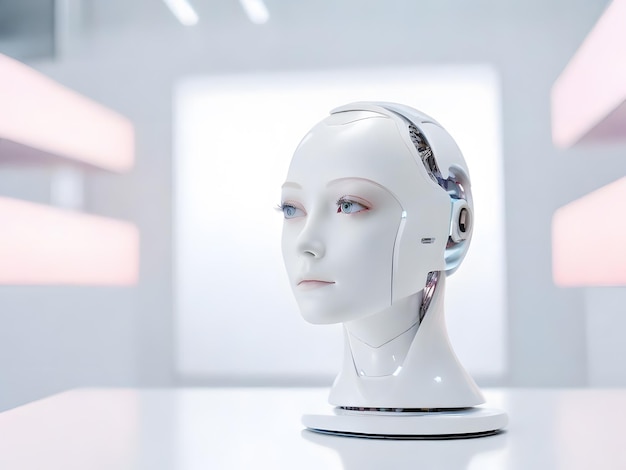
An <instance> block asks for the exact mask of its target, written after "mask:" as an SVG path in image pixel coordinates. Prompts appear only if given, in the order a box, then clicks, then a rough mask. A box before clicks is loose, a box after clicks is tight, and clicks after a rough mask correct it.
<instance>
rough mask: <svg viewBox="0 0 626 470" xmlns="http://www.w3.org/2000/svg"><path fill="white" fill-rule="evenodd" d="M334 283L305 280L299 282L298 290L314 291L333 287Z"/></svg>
mask: <svg viewBox="0 0 626 470" xmlns="http://www.w3.org/2000/svg"><path fill="white" fill-rule="evenodd" d="M333 284H334V281H320V280H319V279H303V280H301V281H300V282H298V289H300V290H312V289H321V288H322V287H326V286H332V285H333Z"/></svg>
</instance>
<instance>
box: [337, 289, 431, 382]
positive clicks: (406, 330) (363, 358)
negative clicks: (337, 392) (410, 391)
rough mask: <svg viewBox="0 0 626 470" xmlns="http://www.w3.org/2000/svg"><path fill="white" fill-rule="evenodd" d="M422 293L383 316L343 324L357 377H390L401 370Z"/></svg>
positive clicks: (395, 303)
mask: <svg viewBox="0 0 626 470" xmlns="http://www.w3.org/2000/svg"><path fill="white" fill-rule="evenodd" d="M421 302H422V292H418V293H417V294H413V295H411V296H409V297H406V298H404V299H401V300H399V301H396V302H394V303H393V305H391V306H390V307H389V308H387V309H385V310H383V311H382V312H378V313H375V314H374V315H370V316H368V317H366V318H362V319H359V320H354V321H351V322H346V323H344V327H345V329H346V333H347V335H346V337H347V339H348V343H349V344H348V346H349V348H350V351H351V353H352V359H353V361H354V365H355V367H356V369H357V372H358V374H359V375H363V376H372V377H378V376H386V375H393V374H395V373H397V372H399V370H400V369H401V368H402V364H403V362H404V359H405V357H406V355H407V353H408V351H409V348H410V347H411V344H412V342H413V338H414V337H415V333H417V328H418V326H419V308H420V305H421Z"/></svg>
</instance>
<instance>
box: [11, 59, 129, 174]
mask: <svg viewBox="0 0 626 470" xmlns="http://www.w3.org/2000/svg"><path fill="white" fill-rule="evenodd" d="M0 139H6V140H10V141H13V142H16V143H18V144H22V145H26V146H28V147H33V148H36V149H39V150H43V151H45V152H49V153H52V154H55V155H59V156H62V157H67V158H71V159H75V160H78V161H81V162H86V163H89V164H91V165H95V166H97V167H100V168H104V169H107V170H112V171H118V172H123V171H127V170H129V169H130V168H131V167H132V165H133V160H134V129H133V125H132V123H131V122H130V121H129V120H128V119H127V118H125V117H123V116H121V115H120V114H118V113H116V112H114V111H112V110H110V109H108V108H105V107H104V106H102V105H100V104H98V103H96V102H94V101H92V100H89V99H87V98H85V97H83V96H81V95H79V94H78V93H76V92H74V91H72V90H70V89H68V88H66V87H64V86H61V85H59V84H58V83H56V82H54V81H53V80H51V79H49V78H47V77H46V76H44V75H42V74H40V73H39V72H37V71H35V70H33V69H31V68H29V67H27V66H26V65H24V64H22V63H20V62H17V61H15V60H13V59H10V58H9V57H6V56H4V55H2V54H0Z"/></svg>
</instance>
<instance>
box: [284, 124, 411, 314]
mask: <svg viewBox="0 0 626 470" xmlns="http://www.w3.org/2000/svg"><path fill="white" fill-rule="evenodd" d="M344 114H354V113H344ZM357 115H358V114H357ZM353 117H356V115H355V116H353ZM342 118H343V119H344V120H345V121H346V122H344V123H342V124H337V125H324V124H322V125H319V126H317V127H316V128H314V129H313V130H312V131H311V132H310V133H309V134H308V135H307V136H306V137H305V139H304V140H303V142H302V143H301V144H300V146H299V147H298V149H297V150H296V153H295V155H294V157H293V160H292V163H291V166H290V169H289V173H288V176H287V180H286V182H285V184H284V185H283V188H282V202H281V205H282V209H283V212H284V216H285V220H284V225H283V236H282V251H283V258H284V262H285V266H286V268H287V274H288V277H289V281H290V284H291V287H292V289H293V292H294V295H295V298H296V300H297V302H298V305H299V307H300V310H301V313H302V315H303V317H304V318H305V319H306V320H307V321H309V322H311V323H338V322H347V321H350V320H354V319H358V318H362V317H364V316H368V315H370V314H374V313H377V312H379V311H382V310H384V309H385V308H387V307H389V306H390V305H391V304H392V301H393V299H392V279H393V262H394V261H393V260H394V246H395V243H396V238H397V236H398V232H399V228H400V226H401V221H402V215H403V208H402V206H401V204H400V202H399V201H398V200H397V198H396V196H395V195H394V194H393V193H392V192H391V191H390V190H389V189H388V188H386V187H384V186H383V185H382V184H381V183H380V182H379V181H376V178H375V175H376V172H377V168H379V167H380V166H381V164H384V163H385V162H387V163H389V160H388V159H386V156H387V154H388V152H389V151H390V150H391V151H396V152H404V154H405V155H404V156H405V157H406V158H411V156H410V154H409V153H408V152H407V151H406V148H403V147H402V143H401V141H400V140H399V139H397V135H396V134H397V130H396V129H395V127H394V126H393V124H392V123H390V122H387V121H388V120H386V119H384V118H381V117H371V118H367V119H359V120H351V119H352V118H351V117H350V116H342ZM374 128H375V129H376V132H375V133H372V131H373V130H374ZM381 132H382V133H387V134H390V135H388V137H390V139H391V140H393V139H394V138H395V140H396V141H397V143H398V145H397V146H396V148H395V149H390V148H389V145H388V142H381V141H380V140H379V139H376V138H375V135H378V134H380V133H381ZM373 134H375V135H373ZM398 176H400V175H398Z"/></svg>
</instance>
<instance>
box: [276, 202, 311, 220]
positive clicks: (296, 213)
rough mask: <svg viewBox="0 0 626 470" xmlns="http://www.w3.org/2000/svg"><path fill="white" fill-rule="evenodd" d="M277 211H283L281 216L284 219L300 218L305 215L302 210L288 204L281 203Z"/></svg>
mask: <svg viewBox="0 0 626 470" xmlns="http://www.w3.org/2000/svg"><path fill="white" fill-rule="evenodd" d="M279 209H280V210H282V211H283V215H284V216H285V219H294V218H296V217H302V216H303V215H305V213H304V211H303V210H302V209H300V208H299V207H296V206H294V205H293V204H290V203H288V202H284V203H282V204H281V205H280V206H279Z"/></svg>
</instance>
